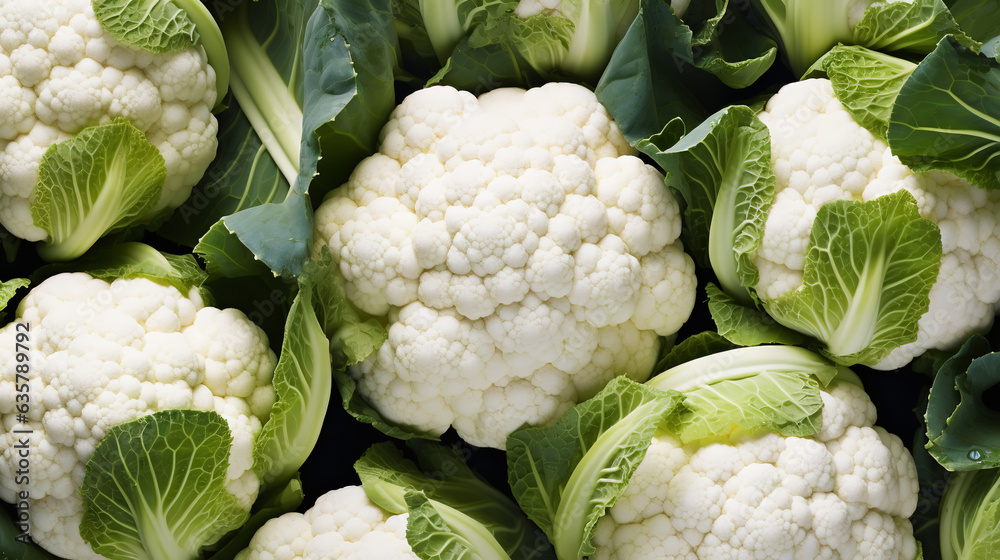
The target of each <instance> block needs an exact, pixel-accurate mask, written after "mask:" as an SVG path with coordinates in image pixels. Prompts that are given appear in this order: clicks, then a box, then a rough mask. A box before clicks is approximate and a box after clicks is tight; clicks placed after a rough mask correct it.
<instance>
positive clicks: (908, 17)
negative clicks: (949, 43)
mask: <svg viewBox="0 0 1000 560" xmlns="http://www.w3.org/2000/svg"><path fill="white" fill-rule="evenodd" d="M945 35H955V36H959V35H964V34H963V33H962V30H961V29H960V28H959V27H958V23H956V22H955V18H954V17H952V15H951V12H950V11H948V6H946V5H945V3H944V2H943V1H942V0H911V1H909V2H874V3H872V4H871V5H870V6H869V7H868V9H867V10H865V14H864V16H863V17H862V18H861V21H859V22H858V24H857V25H855V26H854V43H855V44H857V45H864V46H866V47H868V48H870V49H875V50H880V51H889V52H892V51H908V52H915V53H923V54H926V53H929V52H931V51H933V50H934V47H936V46H937V44H938V42H939V41H940V40H941V38H942V37H944V36H945ZM963 40H964V41H966V42H967V43H968V44H969V45H972V44H974V41H972V40H971V39H969V38H968V37H963Z"/></svg>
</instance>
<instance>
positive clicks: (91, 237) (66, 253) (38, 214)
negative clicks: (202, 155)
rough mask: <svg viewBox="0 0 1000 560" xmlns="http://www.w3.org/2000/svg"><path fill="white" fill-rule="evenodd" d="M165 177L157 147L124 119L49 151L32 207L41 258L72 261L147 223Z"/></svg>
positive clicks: (43, 157) (99, 127)
mask: <svg viewBox="0 0 1000 560" xmlns="http://www.w3.org/2000/svg"><path fill="white" fill-rule="evenodd" d="M166 174H167V171H166V167H165V166H164V161H163V156H161V155H160V152H159V151H158V150H157V149H156V146H153V145H152V144H150V143H149V140H147V139H146V136H145V135H144V134H143V133H142V131H140V130H139V129H138V128H136V127H135V126H134V125H133V124H132V123H131V122H129V121H127V120H124V119H119V120H115V121H112V122H110V123H108V124H103V125H98V126H92V127H89V128H85V129H83V130H82V131H81V132H80V133H79V134H77V135H76V136H74V137H73V138H71V139H69V140H66V141H65V142H60V143H58V144H53V145H51V146H49V148H48V149H47V150H46V151H45V154H44V155H43V156H42V162H41V164H40V166H39V168H38V184H37V186H36V187H35V198H34V199H33V200H32V203H31V217H32V219H33V220H34V222H35V225H36V226H38V227H40V228H42V229H43V230H45V233H46V234H48V241H47V242H46V243H45V244H43V245H41V246H40V247H39V249H38V251H39V254H41V255H42V257H43V258H44V259H46V260H50V261H51V260H58V261H65V260H71V259H74V258H76V257H79V256H80V255H82V254H83V253H85V252H86V251H87V249H89V248H90V247H91V246H92V245H93V244H94V243H95V242H96V241H97V240H98V239H100V238H101V237H103V236H104V235H106V234H108V233H110V232H112V231H114V230H117V229H121V228H124V227H127V226H131V225H135V224H142V223H146V222H149V221H150V220H151V219H152V218H153V217H154V215H155V214H154V212H153V209H154V208H155V206H156V203H157V202H158V201H159V199H160V194H161V193H162V191H163V182H164V180H165V179H166Z"/></svg>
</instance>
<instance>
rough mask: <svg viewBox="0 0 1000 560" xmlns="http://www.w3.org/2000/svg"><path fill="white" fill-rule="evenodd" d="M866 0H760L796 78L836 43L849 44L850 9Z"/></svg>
mask: <svg viewBox="0 0 1000 560" xmlns="http://www.w3.org/2000/svg"><path fill="white" fill-rule="evenodd" d="M860 1H863V0H760V5H761V7H763V8H764V11H765V12H766V13H767V15H768V17H769V18H770V19H771V22H772V23H773V24H774V27H775V29H776V30H777V31H778V34H779V35H780V36H781V42H782V44H783V45H784V47H785V49H784V50H785V53H786V55H787V56H788V63H789V65H790V66H791V67H792V70H793V71H794V72H795V73H796V75H801V74H802V73H803V72H805V71H806V70H807V69H808V68H809V66H810V65H811V64H812V63H813V62H816V60H817V59H819V57H820V56H822V55H823V53H825V52H826V51H828V50H830V49H831V48H833V47H834V46H835V45H836V44H837V43H850V42H851V40H852V39H853V38H854V29H853V28H852V27H851V26H850V25H849V23H848V14H849V12H850V10H851V7H852V6H853V5H854V4H856V3H858V2H860Z"/></svg>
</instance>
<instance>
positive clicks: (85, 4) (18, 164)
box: [0, 0, 219, 241]
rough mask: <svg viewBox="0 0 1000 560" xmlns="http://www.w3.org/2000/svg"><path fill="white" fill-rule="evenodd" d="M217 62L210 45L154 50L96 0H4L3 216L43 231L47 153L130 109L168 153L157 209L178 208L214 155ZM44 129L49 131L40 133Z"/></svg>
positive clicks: (0, 220)
mask: <svg viewBox="0 0 1000 560" xmlns="http://www.w3.org/2000/svg"><path fill="white" fill-rule="evenodd" d="M216 97H217V92H216V87H215V71H214V70H213V69H212V67H211V66H209V64H208V59H207V56H206V54H205V50H204V49H203V48H202V47H200V46H199V47H196V48H191V49H187V50H184V51H180V52H176V53H164V54H152V53H149V52H146V51H143V50H141V49H139V48H138V47H132V46H128V45H123V44H121V43H119V42H118V41H117V40H116V39H115V38H114V37H112V36H111V35H110V34H109V33H107V32H106V31H105V30H104V29H103V28H102V27H101V24H100V23H99V22H98V21H97V19H96V18H95V16H94V10H93V8H92V6H91V2H90V1H89V0H40V1H39V0H8V1H5V2H3V3H2V4H0V225H2V226H3V227H4V228H6V229H7V230H8V231H10V232H11V233H12V234H14V235H16V236H18V237H21V238H23V239H26V240H28V241H40V240H43V239H45V237H46V234H45V232H44V231H43V230H42V229H41V228H39V227H37V226H36V225H35V224H34V222H33V221H32V217H31V210H30V204H31V201H32V199H33V198H34V190H35V183H36V181H37V178H38V167H39V164H40V163H41V161H42V155H43V154H44V153H45V150H46V148H48V147H49V145H51V144H54V143H58V142H63V141H65V140H69V139H70V138H72V137H73V135H75V134H77V133H78V132H80V131H81V130H82V129H84V128H86V127H89V126H94V125H99V124H105V123H108V122H110V121H112V120H113V119H115V118H119V117H124V118H127V119H128V120H130V121H131V122H132V124H134V125H135V126H136V128H138V129H139V130H141V131H143V132H144V133H145V134H146V138H147V139H148V140H149V141H150V143H152V144H153V145H154V146H156V148H157V149H158V150H159V152H160V154H161V155H162V156H163V158H164V160H165V163H166V170H167V175H166V182H165V183H164V185H163V193H162V194H161V196H160V200H159V202H158V203H157V205H156V208H155V210H163V209H166V208H176V207H177V206H180V204H181V203H182V202H184V200H186V199H187V197H188V196H189V195H190V194H191V188H192V187H193V186H194V185H195V183H197V182H198V180H199V179H200V178H201V176H202V175H203V174H204V173H205V170H206V169H207V168H208V165H209V163H211V161H212V159H214V157H215V151H216V147H217V145H218V141H217V139H216V133H217V132H218V128H219V127H218V122H217V121H216V119H215V116H213V115H212V107H213V106H214V105H215V102H216ZM39 132H41V133H39Z"/></svg>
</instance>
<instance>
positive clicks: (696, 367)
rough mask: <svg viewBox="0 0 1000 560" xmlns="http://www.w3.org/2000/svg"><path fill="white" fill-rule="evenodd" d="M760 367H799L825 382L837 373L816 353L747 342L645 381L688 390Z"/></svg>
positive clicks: (757, 371)
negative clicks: (744, 344) (741, 345)
mask: <svg viewBox="0 0 1000 560" xmlns="http://www.w3.org/2000/svg"><path fill="white" fill-rule="evenodd" d="M762 371H801V372H805V373H809V374H811V375H815V376H816V377H817V378H818V379H819V380H820V381H821V382H822V383H823V385H826V384H827V383H829V382H830V380H832V379H833V378H834V377H836V376H837V374H838V369H837V367H836V366H834V365H833V364H831V363H830V362H829V361H827V360H826V359H825V358H823V357H822V356H820V355H819V354H817V353H815V352H812V351H809V350H806V349H804V348H798V347H795V346H771V345H768V346H751V347H748V348H737V349H735V350H728V351H726V352H720V353H718V354H712V355H710V356H705V357H703V358H698V359H697V360H691V361H690V362H686V363H683V364H681V365H679V366H676V367H673V368H670V369H668V370H667V371H664V372H663V373H661V374H659V375H657V376H655V377H653V378H652V379H650V380H649V381H647V382H646V385H647V386H649V387H652V388H654V389H658V390H660V391H667V390H670V389H673V390H675V391H680V392H684V391H689V390H691V389H694V388H695V387H698V386H701V385H710V384H712V383H717V382H719V381H723V380H736V379H744V378H747V377H752V376H754V375H759V374H760V373H761V372H762Z"/></svg>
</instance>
